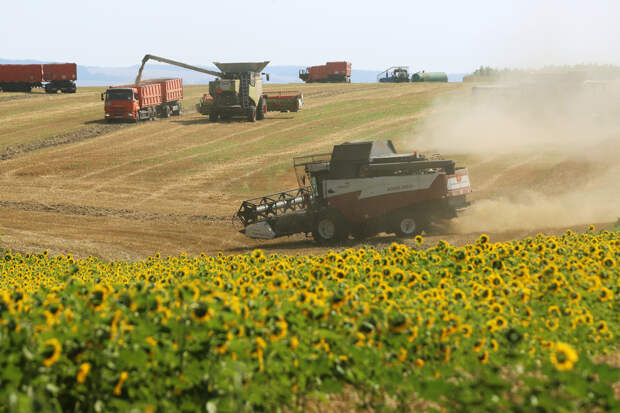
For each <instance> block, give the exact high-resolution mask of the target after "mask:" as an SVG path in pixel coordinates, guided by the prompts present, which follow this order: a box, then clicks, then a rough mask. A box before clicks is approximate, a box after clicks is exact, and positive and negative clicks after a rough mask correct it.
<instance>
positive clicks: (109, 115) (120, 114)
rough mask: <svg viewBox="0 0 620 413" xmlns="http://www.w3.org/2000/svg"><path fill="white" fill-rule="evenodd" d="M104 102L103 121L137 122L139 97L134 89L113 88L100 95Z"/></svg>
mask: <svg viewBox="0 0 620 413" xmlns="http://www.w3.org/2000/svg"><path fill="white" fill-rule="evenodd" d="M101 100H103V101H105V119H106V120H113V119H127V120H134V121H135V120H137V118H138V112H139V110H140V96H139V95H138V90H137V89H136V88H129V87H113V88H109V89H108V90H106V91H105V92H104V93H102V94H101Z"/></svg>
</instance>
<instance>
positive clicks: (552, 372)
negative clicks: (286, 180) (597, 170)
mask: <svg viewBox="0 0 620 413" xmlns="http://www.w3.org/2000/svg"><path fill="white" fill-rule="evenodd" d="M416 241H417V243H418V246H417V247H407V246H404V245H400V244H396V243H394V244H392V245H391V246H390V247H389V248H386V249H384V250H376V249H373V248H370V247H367V248H360V249H346V250H342V251H337V252H336V251H332V252H329V253H327V254H324V255H316V256H287V255H269V254H265V253H264V252H263V251H261V250H255V251H253V252H252V253H249V254H244V255H231V256H225V255H222V254H220V255H219V256H206V255H202V256H198V257H188V256H186V255H181V256H177V257H161V256H159V255H155V256H153V257H150V258H148V259H146V260H143V261H138V262H103V261H100V260H99V259H97V258H93V257H89V258H85V259H75V258H74V257H72V256H70V255H69V256H62V255H60V256H50V255H49V254H47V253H46V252H43V253H41V254H17V253H12V252H11V251H3V252H2V253H1V255H0V411H7V412H9V411H15V412H28V411H80V412H87V411H96V412H104V411H136V412H171V411H188V412H193V411H208V412H210V413H213V412H216V411H220V412H228V411H235V412H241V411H248V412H251V411H259V412H274V411H286V412H294V411H307V410H308V409H309V406H310V405H311V404H312V403H314V405H316V403H319V406H320V405H322V406H323V407H324V408H325V407H329V404H330V398H331V397H336V396H337V395H344V394H356V395H357V397H356V398H350V399H351V400H356V401H355V403H354V404H353V405H351V406H350V408H351V409H366V410H365V411H414V410H415V411H420V410H428V411H489V410H495V411H523V412H529V411H543V412H544V411H554V412H555V411H587V410H591V409H593V411H620V369H619V367H620V356H619V355H620V352H619V351H620V349H619V348H618V343H619V340H618V337H617V335H618V334H620V312H619V309H620V307H619V304H620V301H619V300H620V271H619V269H618V265H617V262H618V260H619V259H620V232H615V231H603V232H598V233H596V232H595V231H594V228H590V230H589V231H587V232H584V233H574V232H571V231H568V232H566V233H565V234H563V235H561V236H543V235H538V236H536V237H529V238H525V239H522V240H517V241H510V242H504V243H491V242H490V241H489V239H488V237H487V236H486V235H482V236H480V238H479V239H478V240H477V242H475V243H472V244H469V245H465V246H462V247H455V246H452V245H450V244H448V243H446V242H444V241H440V242H439V243H438V244H437V245H435V246H434V247H432V248H428V249H422V248H421V247H420V246H419V245H420V244H421V243H422V239H421V238H420V237H418V238H417V239H416ZM351 403H353V402H351Z"/></svg>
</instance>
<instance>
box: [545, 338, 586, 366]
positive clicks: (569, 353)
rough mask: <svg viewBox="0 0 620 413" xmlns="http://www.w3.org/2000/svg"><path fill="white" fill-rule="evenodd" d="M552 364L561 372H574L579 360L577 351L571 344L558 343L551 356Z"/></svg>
mask: <svg viewBox="0 0 620 413" xmlns="http://www.w3.org/2000/svg"><path fill="white" fill-rule="evenodd" d="M549 358H550V360H551V363H552V364H553V365H554V366H555V368H556V369H558V370H560V371H566V370H572V368H573V366H574V365H575V363H576V362H577V361H578V360H579V356H578V354H577V351H575V349H574V348H573V347H571V346H570V345H569V344H566V343H562V342H558V343H556V344H555V346H554V349H553V352H552V353H551V355H550V357H549Z"/></svg>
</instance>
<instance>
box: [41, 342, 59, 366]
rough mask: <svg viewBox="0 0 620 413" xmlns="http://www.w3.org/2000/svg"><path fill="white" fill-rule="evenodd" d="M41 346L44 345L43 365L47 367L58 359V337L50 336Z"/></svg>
mask: <svg viewBox="0 0 620 413" xmlns="http://www.w3.org/2000/svg"><path fill="white" fill-rule="evenodd" d="M43 346H44V347H45V348H44V349H43V357H44V359H43V365H44V366H46V367H49V366H51V365H52V364H54V363H56V362H57V361H58V359H60V354H61V353H62V345H61V344H60V341H58V339H56V338H50V339H49V340H46V341H45V342H44V343H43Z"/></svg>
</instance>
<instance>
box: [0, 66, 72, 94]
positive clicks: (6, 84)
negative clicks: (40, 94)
mask: <svg viewBox="0 0 620 413" xmlns="http://www.w3.org/2000/svg"><path fill="white" fill-rule="evenodd" d="M76 79H77V65H76V64H75V63H49V64H35V65H0V89H1V90H3V91H5V92H31V91H32V88H36V87H44V88H45V92H46V93H56V92H58V91H59V90H60V91H61V92H63V93H75V92H76V90H77V88H76V86H75V81H76Z"/></svg>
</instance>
